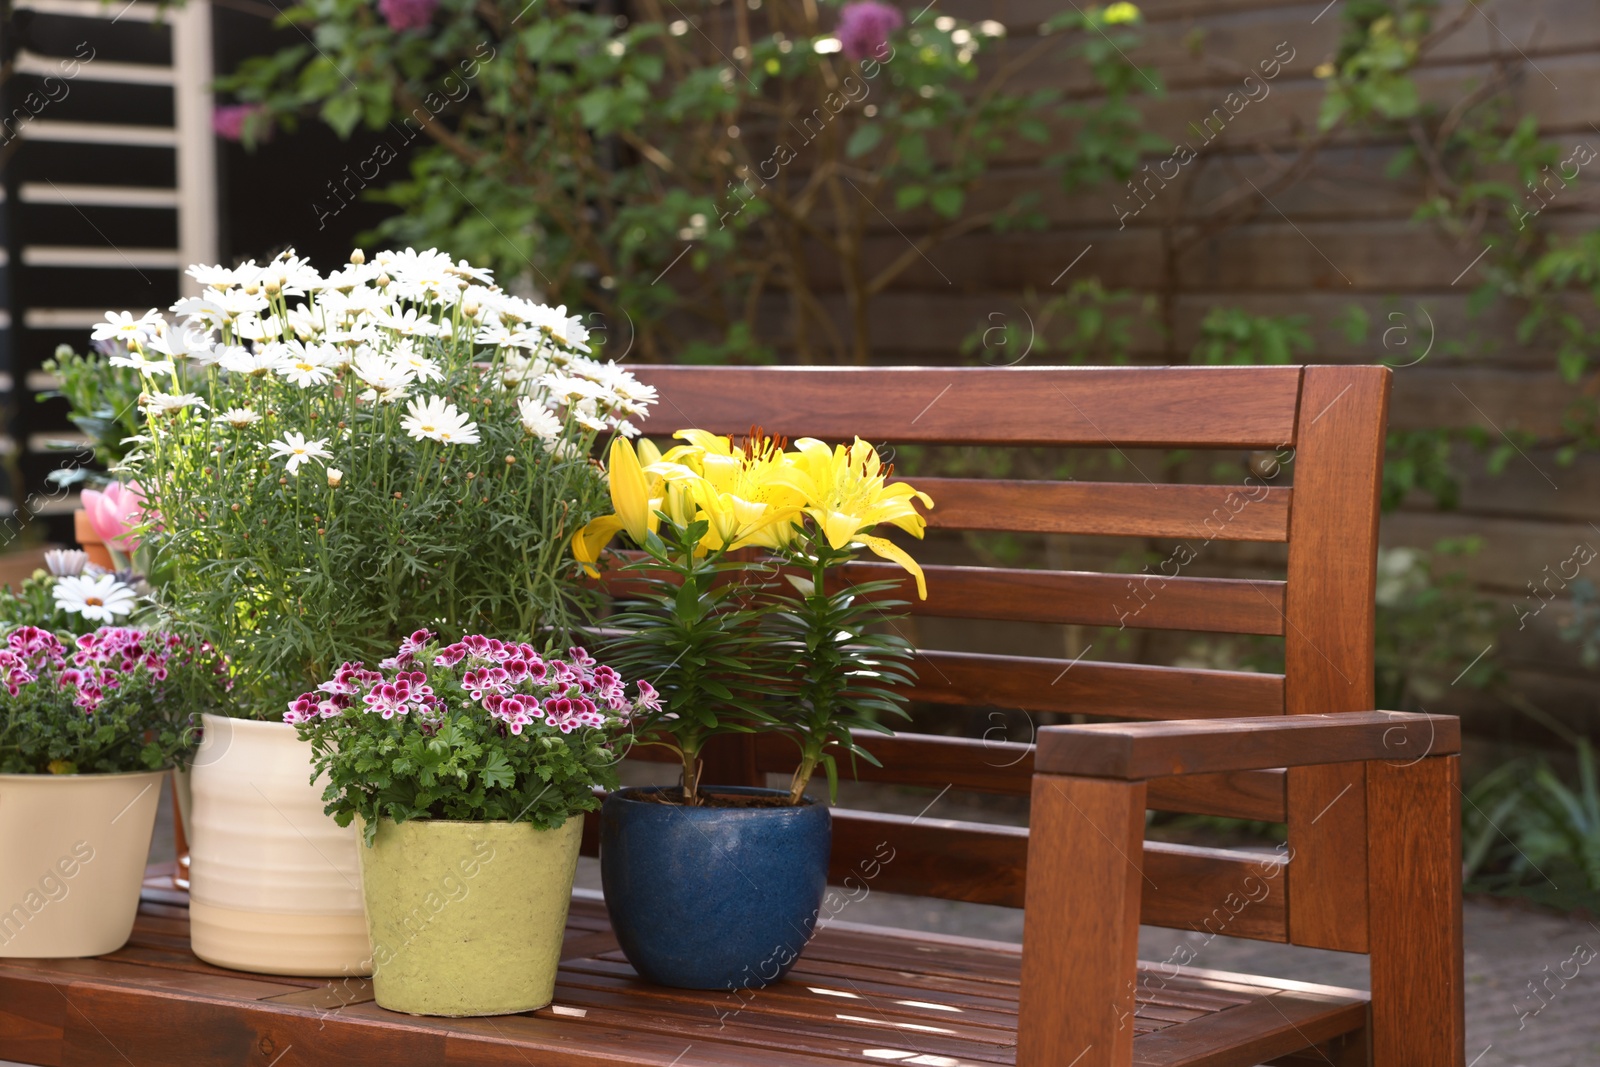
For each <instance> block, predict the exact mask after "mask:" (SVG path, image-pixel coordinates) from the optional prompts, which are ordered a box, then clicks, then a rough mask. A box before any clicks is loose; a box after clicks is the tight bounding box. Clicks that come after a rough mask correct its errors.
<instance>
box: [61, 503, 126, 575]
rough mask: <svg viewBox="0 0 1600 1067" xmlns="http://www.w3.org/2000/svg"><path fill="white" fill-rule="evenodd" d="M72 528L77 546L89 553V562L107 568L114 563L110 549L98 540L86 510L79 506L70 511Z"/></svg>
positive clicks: (98, 536)
mask: <svg viewBox="0 0 1600 1067" xmlns="http://www.w3.org/2000/svg"><path fill="white" fill-rule="evenodd" d="M72 530H73V534H74V536H76V537H77V539H78V547H79V548H81V549H83V550H84V551H85V552H87V553H88V554H89V562H90V563H93V564H95V565H96V566H98V567H105V568H107V569H110V568H111V567H114V566H115V565H116V564H114V563H113V562H112V561H111V550H110V549H108V548H107V547H106V543H105V542H104V541H102V540H100V535H99V534H97V533H95V532H94V526H92V525H91V524H90V522H89V513H88V512H87V511H84V510H83V509H82V508H79V509H78V510H77V511H74V512H73V513H72Z"/></svg>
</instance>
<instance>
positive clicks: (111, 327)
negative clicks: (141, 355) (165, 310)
mask: <svg viewBox="0 0 1600 1067" xmlns="http://www.w3.org/2000/svg"><path fill="white" fill-rule="evenodd" d="M165 326H166V322H165V321H164V320H163V319H162V318H161V313H160V312H159V311H157V310H156V309H155V308H151V309H150V310H149V311H146V312H145V313H144V314H143V315H140V316H139V317H138V318H134V317H133V312H131V311H108V312H106V321H105V322H101V323H97V324H96V325H95V328H94V330H93V331H92V332H91V333H90V334H89V337H90V339H91V340H94V341H121V342H122V343H123V344H126V345H139V344H144V343H145V342H146V341H148V340H149V339H150V338H152V337H154V336H156V334H158V333H160V332H161V330H162V329H163V328H164V327H165Z"/></svg>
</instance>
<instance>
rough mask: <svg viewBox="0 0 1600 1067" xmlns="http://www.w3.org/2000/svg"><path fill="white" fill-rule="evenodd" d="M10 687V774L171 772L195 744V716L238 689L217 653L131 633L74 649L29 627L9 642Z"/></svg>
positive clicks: (162, 636)
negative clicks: (230, 686)
mask: <svg viewBox="0 0 1600 1067" xmlns="http://www.w3.org/2000/svg"><path fill="white" fill-rule="evenodd" d="M0 679H3V684H4V685H5V693H4V694H3V695H0V736H3V737H5V738H6V741H7V744H6V745H4V746H0V774H16V773H22V774H73V773H118V772H122V771H132V770H141V769H147V770H155V769H159V768H161V767H167V766H171V765H172V762H173V761H174V760H175V759H178V758H180V757H181V756H182V754H183V753H184V752H186V751H188V750H189V749H190V748H191V747H192V746H193V744H194V741H195V738H196V734H195V731H194V730H193V729H191V728H190V727H191V723H190V716H191V714H198V713H199V712H201V711H206V710H210V708H211V707H212V706H214V705H215V704H216V703H217V702H218V701H220V699H221V697H222V695H223V694H224V693H225V692H226V691H227V689H228V681H227V665H226V663H225V662H224V661H223V659H222V658H221V657H220V656H218V655H216V653H215V651H214V650H213V649H212V648H211V647H210V646H209V645H206V644H204V643H198V644H197V643H194V642H191V641H190V640H188V639H187V638H184V637H182V636H180V635H178V634H175V633H168V632H165V631H160V630H140V629H133V628H129V627H125V626H104V627H101V628H100V629H98V630H95V631H94V632H92V633H87V634H83V635H82V636H80V637H78V638H76V639H75V640H73V641H70V642H68V641H64V640H62V638H60V637H58V636H57V635H55V634H53V633H51V632H50V631H49V630H45V629H41V628H40V627H37V626H19V627H17V628H16V629H13V630H12V631H11V632H10V633H8V634H7V635H6V637H5V641H4V642H3V643H0Z"/></svg>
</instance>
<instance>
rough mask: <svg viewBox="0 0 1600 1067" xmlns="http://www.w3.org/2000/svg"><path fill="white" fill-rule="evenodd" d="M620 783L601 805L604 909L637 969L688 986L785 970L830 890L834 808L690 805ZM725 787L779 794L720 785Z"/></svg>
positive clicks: (758, 980) (763, 980) (755, 978)
mask: <svg viewBox="0 0 1600 1067" xmlns="http://www.w3.org/2000/svg"><path fill="white" fill-rule="evenodd" d="M661 791H662V790H660V789H655V788H652V789H619V790H617V791H616V792H615V793H612V794H611V795H610V796H608V797H606V800H605V806H604V807H603V808H601V811H600V877H601V881H602V883H603V884H604V886H605V893H606V910H607V911H609V912H610V913H611V926H612V929H614V930H615V931H616V934H617V941H618V943H620V944H621V946H622V951H623V953H624V954H626V955H627V957H628V962H629V963H631V964H633V968H634V970H636V971H638V972H639V974H640V975H641V976H642V977H643V978H645V979H647V980H649V981H651V982H655V983H656V984H657V985H667V986H677V987H678V988H680V989H729V990H742V989H759V988H760V987H762V986H764V985H767V984H769V983H771V982H775V981H777V980H778V979H779V978H782V977H783V976H784V975H785V974H787V973H788V971H789V968H790V967H792V966H793V965H794V961H795V959H796V958H797V957H798V956H799V955H800V951H801V949H803V948H805V944H806V942H807V941H808V940H810V938H811V933H812V928H813V926H814V925H815V923H816V919H817V910H818V908H820V907H821V905H822V894H823V893H824V892H825V891H826V890H827V881H828V849H829V846H830V844H831V843H832V836H833V835H832V831H831V827H830V824H829V821H828V809H827V808H826V807H824V806H822V805H821V804H817V803H815V802H814V801H812V800H811V799H810V798H809V797H808V798H806V802H805V803H804V804H803V805H801V806H799V807H773V808H704V807H701V808H688V807H684V806H682V805H681V804H664V803H661V802H659V801H652V800H641V799H639V797H641V796H643V795H647V794H652V793H660V792H661ZM706 791H707V792H715V793H721V794H729V793H741V794H747V795H769V796H783V795H784V794H783V793H781V792H779V791H777V790H772V789H745V788H736V787H733V786H716V787H712V788H710V789H707V790H706Z"/></svg>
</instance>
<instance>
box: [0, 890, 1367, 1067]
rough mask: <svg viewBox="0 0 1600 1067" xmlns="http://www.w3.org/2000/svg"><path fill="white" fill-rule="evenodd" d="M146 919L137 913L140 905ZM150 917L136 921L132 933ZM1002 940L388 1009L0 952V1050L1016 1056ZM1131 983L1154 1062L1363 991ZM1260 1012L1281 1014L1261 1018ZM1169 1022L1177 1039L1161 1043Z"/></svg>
mask: <svg viewBox="0 0 1600 1067" xmlns="http://www.w3.org/2000/svg"><path fill="white" fill-rule="evenodd" d="M153 870H154V868H153ZM168 870H169V871H170V868H168ZM569 916H570V920H571V921H570V922H569V925H568V934H569V937H568V942H569V943H576V942H581V941H584V940H585V939H587V938H591V937H593V936H594V933H595V932H596V931H597V930H598V931H602V932H604V931H605V930H606V929H607V928H606V915H605V910H604V904H603V903H601V902H600V901H599V900H598V894H594V893H591V892H588V891H584V890H578V891H577V892H576V893H575V894H574V899H573V902H572V907H571V910H570V912H569ZM148 917H149V915H148V913H144V912H141V915H140V917H139V920H138V922H139V923H140V924H142V923H143V922H144V921H145V919H146V918H148ZM167 928H168V927H166V926H165V925H163V926H162V927H160V929H167ZM156 932H157V928H156V927H152V928H150V929H146V928H144V927H143V926H142V925H136V927H135V934H134V937H135V940H148V938H149V936H150V935H151V934H155V933H156ZM158 936H159V935H158ZM1019 947H1020V946H1017V945H1015V944H1009V943H1001V942H990V941H980V940H977V939H972V938H959V937H951V936H948V935H939V934H919V933H914V932H911V931H903V930H885V929H881V928H876V927H870V926H861V925H858V924H855V923H853V922H850V921H848V920H845V921H838V922H834V923H830V924H828V925H827V926H826V927H825V928H824V929H823V930H822V931H821V932H820V933H818V935H817V937H816V938H815V939H814V940H813V941H812V943H811V944H810V945H809V946H808V947H807V949H806V951H805V952H804V953H803V954H802V955H801V957H800V959H799V961H798V962H797V964H796V966H795V968H794V970H793V971H791V972H790V974H789V975H788V977H787V978H786V979H784V980H783V981H781V982H779V983H778V984H776V985H775V986H773V987H771V988H768V989H765V990H759V991H756V990H748V991H736V992H729V991H725V990H706V991H694V990H682V989H667V988H663V987H657V986H650V985H648V984H646V983H643V982H641V981H640V980H639V979H638V978H637V976H636V975H635V974H634V972H633V970H632V968H631V967H629V966H628V965H627V963H626V962H625V961H624V959H623V957H622V956H621V954H620V953H619V952H618V951H617V950H616V948H615V941H614V940H611V941H610V942H609V944H607V943H604V942H602V943H598V944H597V946H596V947H593V948H592V949H588V950H585V952H586V954H573V953H570V952H565V951H564V953H563V956H564V959H563V963H562V966H561V971H560V975H559V977H558V979H557V985H556V996H555V1005H554V1006H553V1007H551V1008H545V1009H541V1010H539V1011H537V1012H533V1013H528V1014H524V1015H516V1016H504V1017H499V1018H487V1019H442V1018H420V1017H415V1016H406V1015H397V1014H395V1013H392V1012H388V1011H385V1010H383V1009H382V1008H379V1007H378V1006H377V1005H376V1004H374V1003H373V1002H372V1000H371V996H370V993H371V990H370V986H371V983H370V982H369V981H367V980H360V981H358V982H354V983H350V985H351V987H352V988H350V989H347V988H345V987H346V983H343V982H341V981H340V980H338V979H332V980H329V979H301V978H283V979H277V978H274V979H272V980H271V981H268V982H257V981H254V980H253V979H243V978H241V979H229V980H227V981H226V982H225V983H219V981H218V979H217V978H215V977H214V976H210V975H206V974H201V973H198V972H195V971H190V970H179V971H170V970H169V971H154V970H152V969H151V968H150V966H149V965H148V964H147V963H145V962H143V961H141V960H136V959H131V958H129V957H128V956H127V955H126V953H125V952H117V953H113V954H111V955H110V956H107V957H102V958H101V959H97V960H38V961H26V962H24V961H16V960H8V961H4V963H3V964H0V1058H4V1059H18V1060H22V1061H25V1062H33V1063H45V1064H59V1063H85V1064H88V1063H119V1064H120V1063H127V1062H130V1061H131V1062H133V1063H137V1064H139V1065H140V1067H145V1065H149V1067H179V1065H182V1067H225V1065H232V1064H236V1063H239V1062H242V1057H244V1056H245V1055H246V1053H248V1054H249V1055H251V1056H260V1057H261V1058H262V1059H261V1062H263V1063H265V1062H267V1060H269V1059H272V1060H275V1061H277V1062H281V1063H282V1064H283V1065H284V1067H288V1065H290V1064H305V1063H349V1064H353V1065H373V1064H384V1065H387V1067H424V1065H428V1067H431V1065H435V1064H444V1065H454V1067H526V1065H528V1064H532V1063H538V1064H540V1065H541V1067H543V1065H550V1067H670V1065H671V1064H673V1063H678V1064H687V1063H691V1062H692V1063H695V1064H704V1065H707V1067H745V1065H747V1064H749V1063H752V1062H758V1061H759V1062H762V1063H767V1062H770V1063H773V1064H775V1065H777V1067H843V1065H844V1064H847V1063H853V1064H860V1063H863V1062H880V1061H881V1062H900V1061H902V1060H908V1061H909V1062H913V1063H916V1062H922V1061H924V1060H927V1061H928V1062H937V1063H939V1064H941V1065H942V1067H987V1065H996V1067H999V1065H1009V1064H1011V1063H1013V1062H1014V1059H1015V1043H1016V1020H1017V1009H1018V995H1019V993H1020V986H1019V978H1020V963H1021V960H1020V953H1019ZM312 982H315V983H316V984H315V985H314V986H311V987H310V988H305V989H301V990H300V991H294V988H295V984H307V985H309V984H310V983H312ZM280 983H282V984H280ZM1134 986H1135V997H1136V1003H1135V1004H1134V1005H1132V1007H1133V1010H1132V1013H1131V1018H1130V1019H1129V1020H1128V1023H1129V1026H1130V1029H1131V1031H1132V1034H1133V1035H1134V1036H1135V1041H1134V1051H1135V1062H1136V1063H1146V1062H1148V1063H1150V1064H1164V1065H1168V1067H1174V1065H1177V1064H1191V1065H1193V1064H1198V1063H1214V1062H1241V1061H1235V1060H1226V1061H1225V1060H1222V1059H1203V1058H1202V1059H1184V1058H1182V1057H1181V1056H1180V1057H1178V1058H1170V1057H1171V1056H1172V1055H1173V1052H1172V1050H1173V1049H1175V1048H1178V1047H1183V1048H1191V1047H1192V1048H1193V1049H1195V1050H1196V1051H1198V1050H1200V1049H1204V1050H1206V1054H1207V1055H1209V1056H1213V1057H1216V1056H1221V1055H1222V1049H1223V1048H1224V1047H1226V1046H1225V1043H1222V1042H1221V1040H1220V1037H1219V1035H1234V1036H1233V1037H1230V1038H1229V1040H1234V1041H1236V1042H1248V1041H1253V1040H1257V1039H1256V1038H1253V1037H1251V1036H1250V1035H1249V1034H1248V1033H1246V1032H1244V1031H1243V1030H1242V1028H1241V1027H1239V1026H1236V1025H1229V1024H1228V1019H1229V1017H1230V1016H1233V1017H1235V1019H1236V1020H1237V1022H1238V1023H1253V1022H1259V1021H1260V1019H1261V1018H1263V1017H1262V1016H1261V1011H1262V1009H1267V1011H1268V1012H1269V1014H1272V1013H1273V1006H1272V1005H1271V1004H1267V1003H1266V1002H1265V1001H1266V999H1267V998H1270V999H1271V1000H1272V1001H1273V1003H1274V1004H1276V1005H1277V1006H1278V1007H1279V1008H1281V1009H1282V1010H1283V1012H1284V1013H1285V1014H1286V1015H1287V1016H1288V1018H1289V1019H1291V1020H1292V1023H1293V1026H1295V1027H1298V1028H1299V1029H1300V1030H1301V1031H1303V1032H1305V1033H1306V1034H1308V1035H1312V1036H1314V1037H1319V1038H1320V1037H1322V1036H1323V1035H1329V1036H1331V1035H1332V1034H1334V1033H1337V1032H1344V1031H1348V1030H1352V1029H1356V1028H1358V1027H1359V1026H1360V1024H1361V1021H1362V1019H1363V1018H1364V1013H1365V1010H1366V1002H1367V998H1366V996H1365V994H1363V993H1360V992H1359V991H1355V990H1337V989H1324V988H1321V987H1311V986H1305V985H1303V984H1301V983H1295V982H1273V981H1271V980H1266V979H1255V978H1249V977H1246V976H1242V975H1231V974H1221V973H1216V972H1205V971H1190V970H1189V969H1187V968H1186V969H1185V970H1184V972H1183V973H1180V974H1174V973H1172V970H1171V968H1170V967H1169V966H1167V965H1166V964H1163V963H1154V964H1141V965H1140V966H1139V971H1138V973H1137V975H1136V976H1135V981H1134ZM285 990H289V991H288V992H285ZM1273 1017H1274V1018H1275V1017H1276V1015H1275V1014H1274V1015H1273ZM1266 1029H1268V1030H1272V1031H1275V1032H1276V1033H1278V1034H1280V1035H1281V1034H1282V1033H1284V1032H1285V1031H1286V1028H1285V1027H1283V1026H1282V1025H1281V1024H1270V1020H1269V1025H1268V1026H1267V1027H1266ZM1186 1031H1187V1032H1189V1033H1191V1034H1192V1035H1193V1044H1192V1045H1190V1044H1189V1043H1175V1042H1174V1040H1173V1039H1174V1038H1182V1036H1183V1035H1184V1033H1185V1032H1186ZM1157 1037H1161V1038H1162V1039H1161V1040H1159V1041H1157V1040H1155V1039H1156V1038H1157ZM1272 1040H1273V1041H1274V1042H1280V1043H1281V1042H1282V1041H1283V1040H1285V1039H1284V1038H1282V1037H1276V1038H1273V1039H1272ZM1239 1047H1240V1048H1248V1049H1252V1050H1254V1049H1257V1048H1271V1049H1274V1050H1275V1049H1277V1048H1279V1047H1280V1045H1279V1044H1277V1043H1274V1044H1269V1045H1259V1044H1239ZM1282 1047H1287V1046H1286V1045H1285V1046H1282ZM873 1052H877V1053H878V1055H873V1054H872V1053H873ZM1063 1062H1064V1061H1063Z"/></svg>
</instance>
